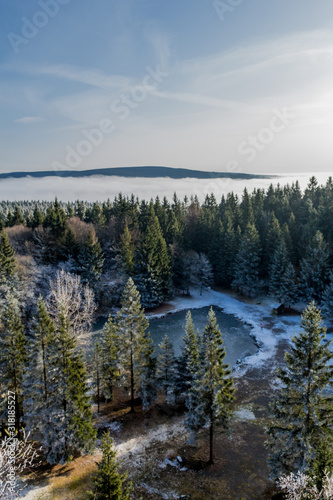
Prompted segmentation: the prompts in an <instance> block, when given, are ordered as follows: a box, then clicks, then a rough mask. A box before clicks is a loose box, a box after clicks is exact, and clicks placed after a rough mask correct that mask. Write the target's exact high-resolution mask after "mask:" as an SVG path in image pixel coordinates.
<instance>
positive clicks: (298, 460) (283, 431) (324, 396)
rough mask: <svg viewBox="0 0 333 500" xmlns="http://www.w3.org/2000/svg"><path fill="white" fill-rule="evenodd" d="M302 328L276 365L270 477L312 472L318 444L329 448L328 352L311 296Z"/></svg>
mask: <svg viewBox="0 0 333 500" xmlns="http://www.w3.org/2000/svg"><path fill="white" fill-rule="evenodd" d="M301 328H302V331H301V332H300V333H299V334H298V335H295V336H294V337H293V339H292V345H291V347H290V349H289V350H288V351H287V352H286V354H285V361H286V367H285V368H283V369H280V370H279V371H278V378H279V380H280V381H281V382H282V384H283V388H282V389H281V390H280V393H279V394H278V395H277V397H276V399H275V401H274V402H273V404H272V407H271V408H272V414H273V420H272V422H271V424H270V426H269V429H268V431H269V435H270V450H271V451H270V457H269V463H270V466H271V469H272V475H273V476H274V477H279V476H281V475H282V474H285V473H290V472H295V471H300V472H305V473H307V472H312V470H313V467H314V466H315V464H316V462H318V460H320V459H321V457H322V449H323V447H322V444H323V443H328V444H329V446H330V448H331V450H332V444H333V430H332V425H331V423H332V416H333V410H332V403H333V398H332V396H331V391H330V390H329V389H331V385H332V375H333V367H332V365H331V364H330V361H331V359H332V358H333V354H332V353H331V351H330V349H329V345H328V344H327V343H324V342H323V341H324V339H325V336H326V328H325V327H324V326H323V325H322V317H321V313H320V310H319V309H318V307H317V306H316V304H315V302H312V303H311V304H310V305H309V306H308V307H307V308H306V309H305V311H304V313H303V316H302V319H301ZM331 455H332V451H331ZM324 468H325V465H324V466H323V469H322V470H321V471H320V472H321V474H323V473H324ZM317 472H318V470H317Z"/></svg>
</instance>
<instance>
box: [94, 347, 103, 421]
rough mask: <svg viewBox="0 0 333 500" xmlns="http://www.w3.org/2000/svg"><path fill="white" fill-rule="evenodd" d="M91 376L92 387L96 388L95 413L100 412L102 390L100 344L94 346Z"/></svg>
mask: <svg viewBox="0 0 333 500" xmlns="http://www.w3.org/2000/svg"><path fill="white" fill-rule="evenodd" d="M93 363H94V366H93V375H94V385H95V387H96V400H97V413H99V410H100V401H101V388H102V347H101V344H100V342H98V341H97V342H96V343H95V345H94V355H93Z"/></svg>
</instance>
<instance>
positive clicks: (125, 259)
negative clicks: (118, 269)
mask: <svg viewBox="0 0 333 500" xmlns="http://www.w3.org/2000/svg"><path fill="white" fill-rule="evenodd" d="M134 254H135V246H134V244H133V242H132V238H131V233H130V232H129V229H128V226H126V227H125V230H124V233H123V234H122V236H121V243H120V255H121V260H122V266H123V269H124V271H125V272H126V273H127V274H129V275H130V276H131V275H132V274H133V271H134Z"/></svg>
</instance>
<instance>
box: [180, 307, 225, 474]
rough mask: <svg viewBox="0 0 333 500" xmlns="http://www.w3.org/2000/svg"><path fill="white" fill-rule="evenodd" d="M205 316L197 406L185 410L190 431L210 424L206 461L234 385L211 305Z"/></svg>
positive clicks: (220, 425)
mask: <svg viewBox="0 0 333 500" xmlns="http://www.w3.org/2000/svg"><path fill="white" fill-rule="evenodd" d="M207 319H208V321H207V324H206V327H205V330H204V333H203V342H202V344H201V345H202V349H203V352H202V354H201V358H202V359H201V361H200V362H199V366H198V371H197V374H196V376H195V380H194V384H193V385H194V387H193V389H194V392H195V399H196V406H192V408H191V411H190V412H189V413H188V414H187V418H186V420H185V425H186V427H187V429H188V430H189V431H190V432H193V431H194V432H197V431H198V429H200V428H209V445H210V452H209V463H210V464H212V463H213V441H214V431H215V427H217V426H218V427H219V429H220V430H223V431H226V430H227V429H228V424H229V420H230V416H231V408H230V404H231V401H232V400H233V394H234V387H233V378H232V377H231V370H230V368H229V365H226V364H225V363H224V362H223V360H224V358H225V354H226V353H225V348H224V347H223V339H222V334H221V331H220V329H219V327H218V325H217V324H216V316H215V313H214V311H213V308H211V309H210V311H209V313H208V318H207Z"/></svg>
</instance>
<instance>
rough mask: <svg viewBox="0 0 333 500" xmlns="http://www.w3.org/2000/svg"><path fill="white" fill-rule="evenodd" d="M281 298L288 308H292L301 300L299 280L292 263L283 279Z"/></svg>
mask: <svg viewBox="0 0 333 500" xmlns="http://www.w3.org/2000/svg"><path fill="white" fill-rule="evenodd" d="M279 298H280V300H281V301H282V302H283V304H286V306H287V307H291V306H292V305H293V304H296V302H297V301H298V300H299V285H298V279H297V276H296V272H295V269H294V266H293V265H292V263H291V262H289V264H288V265H287V267H286V269H285V271H284V273H283V275H282V277H281V284H280V292H279Z"/></svg>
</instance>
